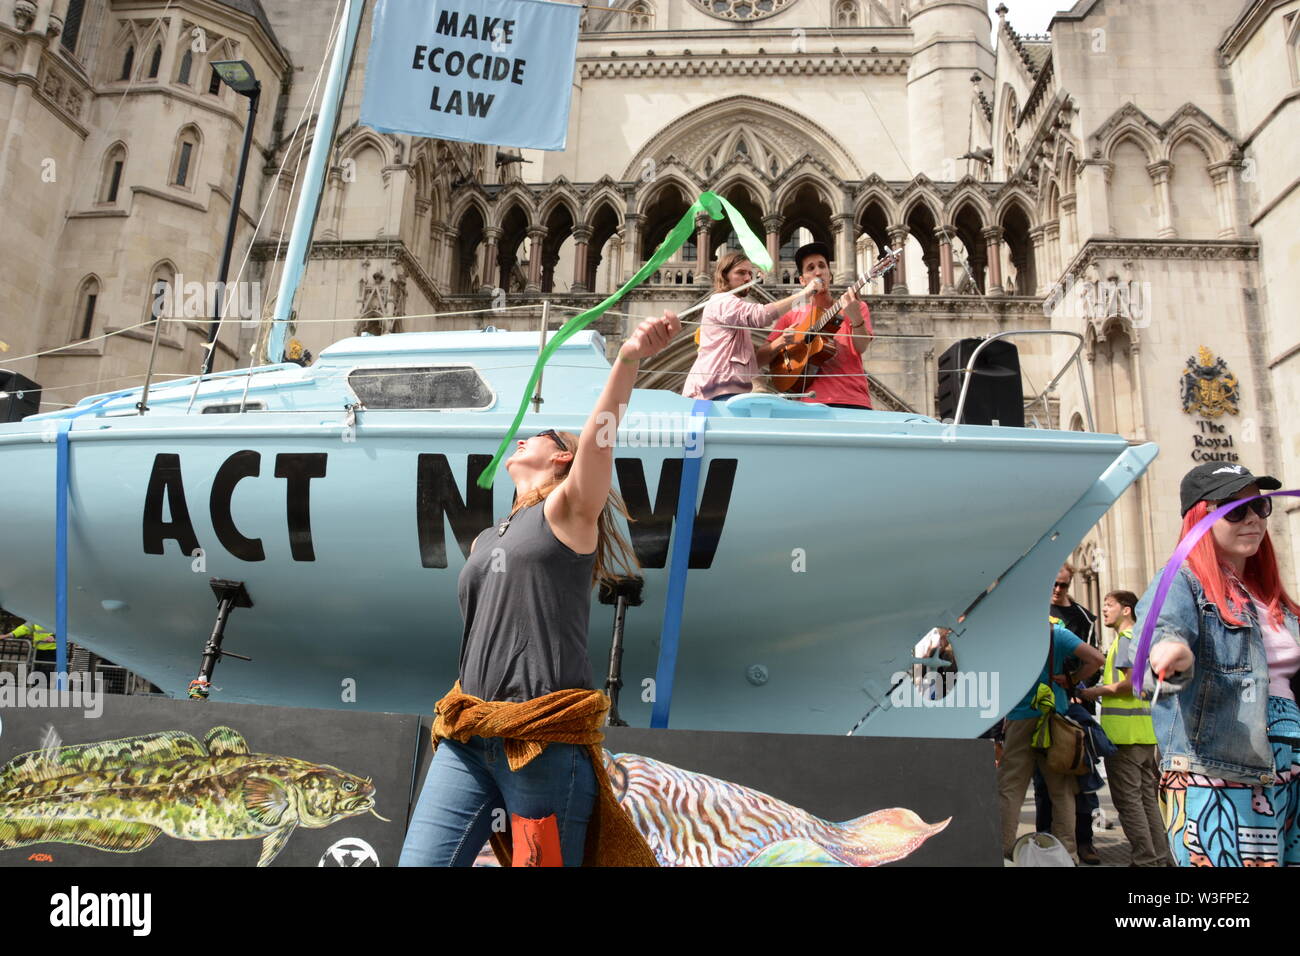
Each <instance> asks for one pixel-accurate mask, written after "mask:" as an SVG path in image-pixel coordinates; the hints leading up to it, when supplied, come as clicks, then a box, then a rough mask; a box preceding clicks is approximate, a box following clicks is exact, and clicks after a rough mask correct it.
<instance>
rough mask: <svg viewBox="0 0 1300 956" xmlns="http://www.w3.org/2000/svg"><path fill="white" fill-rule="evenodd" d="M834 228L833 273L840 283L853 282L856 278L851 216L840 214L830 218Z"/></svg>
mask: <svg viewBox="0 0 1300 956" xmlns="http://www.w3.org/2000/svg"><path fill="white" fill-rule="evenodd" d="M831 224H832V225H833V226H834V227H835V272H836V273H837V274H838V275H837V278H838V279H839V281H840V282H853V281H855V280H856V279H857V278H858V272H857V269H855V268H854V266H855V265H857V263H856V262H854V259H853V216H852V215H850V214H849V213H840V214H839V215H838V216H832V217H831Z"/></svg>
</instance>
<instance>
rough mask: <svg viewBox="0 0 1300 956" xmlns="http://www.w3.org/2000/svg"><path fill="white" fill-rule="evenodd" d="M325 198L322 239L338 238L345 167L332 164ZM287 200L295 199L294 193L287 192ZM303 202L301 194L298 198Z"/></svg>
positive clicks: (327, 178)
mask: <svg viewBox="0 0 1300 956" xmlns="http://www.w3.org/2000/svg"><path fill="white" fill-rule="evenodd" d="M325 178H326V183H327V184H326V186H325V198H324V199H323V200H322V201H321V205H322V206H323V207H324V208H323V209H322V210H321V212H322V215H321V230H320V237H321V238H322V239H337V238H338V237H339V217H340V216H341V215H342V212H343V190H344V188H345V187H344V184H343V167H342V166H331V167H330V168H329V172H328V173H327V174H326V177H325ZM286 197H287V201H292V200H293V193H292V192H291V191H290V192H288V193H286ZM298 201H299V202H302V198H301V196H300V197H299V199H298Z"/></svg>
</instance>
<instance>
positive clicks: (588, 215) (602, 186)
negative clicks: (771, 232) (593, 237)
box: [579, 180, 627, 225]
mask: <svg viewBox="0 0 1300 956" xmlns="http://www.w3.org/2000/svg"><path fill="white" fill-rule="evenodd" d="M602 204H605V205H608V206H609V207H610V208H611V209H613V210H614V213H615V214H616V215H617V216H618V217H619V221H620V222H621V221H622V219H623V212H624V210H625V209H626V208H627V200H625V199H624V198H623V194H622V193H621V192H619V190H618V188H617V187H616V186H615V185H614V183H613V182H612V181H609V180H606V181H603V182H600V183H599V184H598V185H596V186H593V187H592V188H591V189H590V190H589V191H588V192H587V195H586V196H585V197H584V201H583V203H582V205H581V207H579V208H580V209H581V211H582V217H581V218H582V219H583V220H585V221H586V223H587V224H588V225H591V222H592V218H593V216H594V215H595V213H596V210H597V209H598V208H599V207H600V206H601V205H602Z"/></svg>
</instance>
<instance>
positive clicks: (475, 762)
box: [397, 737, 596, 866]
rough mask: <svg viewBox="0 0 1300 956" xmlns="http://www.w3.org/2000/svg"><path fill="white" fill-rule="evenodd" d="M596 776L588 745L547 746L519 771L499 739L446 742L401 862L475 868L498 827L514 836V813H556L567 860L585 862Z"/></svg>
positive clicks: (567, 862) (437, 756) (437, 754)
mask: <svg viewBox="0 0 1300 956" xmlns="http://www.w3.org/2000/svg"><path fill="white" fill-rule="evenodd" d="M595 801H596V774H595V771H594V770H593V769H592V766H591V758H590V757H589V756H588V753H587V748H586V747H579V746H577V745H575V744H547V746H546V749H545V750H544V751H542V753H541V754H540V755H539V756H537V757H534V758H533V760H532V761H531V762H530V763H529V764H528V765H527V766H526V767H521V768H520V769H519V770H511V769H510V765H509V764H508V763H507V762H506V755H505V741H504V740H503V739H502V738H500V737H471V738H470V739H469V742H468V743H464V744H462V743H457V742H456V741H454V740H444V741H442V742H441V743H440V744H439V745H438V749H437V751H435V753H434V755H433V761H432V763H430V764H429V772H428V774H426V775H425V778H424V789H423V790H422V791H421V792H420V799H419V800H418V801H416V804H415V812H414V813H413V814H411V825H410V827H409V828H408V829H407V831H406V842H405V844H403V846H402V856H401V859H400V860H399V861H398V864H397V865H398V866H472V865H473V864H474V858H475V857H476V856H478V853H479V851H480V850H481V849H483V845H484V844H485V843H487V841H488V837H489V836H490V835H491V834H492V829H493V826H494V825H495V826H496V828H497V830H498V831H499V832H502V833H504V834H505V836H506V839H507V842H509V840H510V816H511V814H514V815H517V816H520V817H525V818H527V819H531V820H540V819H542V818H544V817H548V816H550V815H551V814H555V818H556V823H557V824H558V825H559V831H560V852H561V853H562V854H563V856H564V865H565V866H581V865H582V856H583V849H584V847H585V845H586V839H587V821H588V820H590V819H591V811H592V807H593V805H594V804H595Z"/></svg>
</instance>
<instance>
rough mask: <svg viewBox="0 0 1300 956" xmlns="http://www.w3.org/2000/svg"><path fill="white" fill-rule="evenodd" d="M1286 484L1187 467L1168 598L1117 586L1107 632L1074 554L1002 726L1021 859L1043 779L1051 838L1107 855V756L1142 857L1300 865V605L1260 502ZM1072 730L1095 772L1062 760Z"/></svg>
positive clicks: (1239, 472) (1217, 466) (1010, 833)
mask: <svg viewBox="0 0 1300 956" xmlns="http://www.w3.org/2000/svg"><path fill="white" fill-rule="evenodd" d="M1280 487H1281V485H1280V483H1279V482H1278V481H1277V479H1275V478H1272V477H1270V476H1266V475H1265V476H1259V477H1256V476H1255V475H1252V474H1251V473H1250V472H1249V471H1248V470H1246V469H1245V468H1244V467H1243V466H1241V465H1226V464H1224V463H1222V462H1207V463H1204V464H1201V465H1198V466H1197V467H1195V468H1193V469H1192V470H1191V471H1190V472H1188V474H1187V475H1186V476H1185V477H1184V478H1183V481H1182V485H1181V489H1180V494H1181V505H1182V514H1183V528H1182V535H1181V536H1180V540H1186V541H1187V544H1188V546H1190V550H1189V552H1188V555H1187V560H1186V563H1184V564H1183V565H1182V567H1181V568H1180V569H1179V571H1178V574H1177V576H1176V577H1175V578H1174V579H1173V586H1172V587H1171V588H1170V589H1169V592H1168V594H1167V595H1166V597H1165V599H1164V600H1163V601H1162V602H1161V603H1160V605H1159V606H1158V607H1157V606H1156V600H1157V591H1158V583H1159V578H1157V580H1155V581H1152V582H1151V584H1150V586H1149V587H1148V589H1147V592H1146V594H1145V595H1144V596H1143V597H1141V598H1139V597H1138V596H1137V595H1136V594H1135V593H1133V592H1132V591H1127V590H1115V591H1111V592H1110V593H1108V594H1107V595H1106V596H1105V599H1104V600H1103V602H1102V608H1101V612H1102V613H1101V625H1102V627H1104V628H1105V629H1106V630H1107V631H1110V632H1112V633H1111V635H1110V640H1109V641H1108V642H1103V639H1102V634H1101V633H1100V631H1099V628H1098V626H1097V625H1098V622H1097V619H1096V618H1095V617H1094V616H1093V614H1092V613H1091V612H1090V611H1089V610H1088V609H1087V608H1085V607H1083V606H1082V605H1080V604H1079V603H1078V602H1076V601H1074V600H1073V599H1072V598H1071V597H1070V593H1069V592H1070V585H1071V582H1072V579H1073V577H1074V569H1073V568H1072V567H1071V566H1070V565H1069V564H1067V565H1065V566H1064V567H1063V568H1062V569H1061V571H1060V573H1058V574H1057V577H1056V581H1055V582H1054V584H1053V587H1052V599H1051V609H1050V613H1049V628H1050V634H1051V650H1050V652H1049V653H1048V655H1047V659H1046V660H1045V662H1044V664H1043V668H1042V672H1041V673H1040V675H1039V677H1038V680H1037V682H1036V683H1035V684H1034V686H1033V687H1031V688H1030V689H1029V690H1028V691H1027V693H1026V694H1025V696H1024V698H1023V699H1022V700H1021V701H1020V703H1019V704H1017V706H1016V707H1015V708H1013V709H1012V711H1011V712H1010V713H1009V714H1008V715H1007V717H1006V719H1005V720H1004V721H1003V723H1002V727H1001V734H1002V747H1001V752H1000V756H999V762H998V791H999V800H1000V805H1001V824H1002V846H1003V853H1004V854H1005V855H1006V856H1007V858H1008V859H1010V858H1011V856H1012V853H1013V849H1014V847H1015V844H1016V842H1017V841H1016V837H1017V831H1018V827H1019V822H1020V808H1021V804H1022V803H1023V801H1024V798H1025V793H1026V790H1027V787H1028V785H1029V781H1030V780H1031V779H1032V780H1033V781H1034V788H1035V802H1036V820H1035V829H1036V830H1037V831H1038V832H1042V833H1046V832H1050V833H1051V834H1052V835H1053V836H1054V837H1055V838H1056V839H1057V840H1058V841H1059V842H1060V843H1061V845H1062V846H1063V847H1064V848H1065V850H1066V851H1067V852H1068V853H1069V854H1070V856H1071V857H1072V858H1073V859H1075V860H1077V861H1078V862H1081V863H1087V864H1097V863H1100V862H1101V859H1100V856H1099V855H1098V853H1097V850H1096V847H1095V846H1094V843H1093V825H1094V811H1095V810H1096V809H1097V807H1098V806H1099V803H1098V799H1097V790H1098V789H1100V786H1101V779H1100V776H1099V775H1098V774H1097V773H1096V772H1095V771H1096V770H1097V769H1098V768H1097V767H1096V766H1095V764H1096V762H1097V753H1098V752H1099V751H1104V756H1103V757H1102V763H1103V764H1104V766H1105V785H1106V786H1107V787H1108V788H1109V790H1110V796H1111V800H1112V802H1113V803H1114V806H1115V810H1116V812H1117V813H1118V816H1119V823H1120V826H1121V828H1122V829H1123V833H1124V837H1125V839H1126V840H1127V841H1128V844H1129V847H1130V850H1131V858H1132V864H1131V865H1133V866H1142V867H1150V866H1175V865H1177V866H1295V865H1300V825H1298V823H1297V816H1298V815H1300V710H1297V707H1296V693H1297V691H1298V690H1300V687H1297V672H1298V671H1300V607H1298V606H1297V605H1296V602H1295V601H1294V600H1292V599H1291V597H1290V596H1289V594H1288V593H1287V591H1286V589H1285V587H1284V586H1283V585H1282V582H1281V577H1280V575H1279V573H1278V566H1277V558H1276V554H1275V552H1274V549H1273V544H1272V541H1271V539H1270V538H1269V535H1268V529H1267V525H1266V522H1265V519H1266V518H1267V517H1268V516H1269V514H1270V512H1271V511H1272V502H1271V499H1270V498H1268V497H1261V494H1262V492H1264V491H1269V490H1277V489H1278V488H1280ZM1236 500H1242V501H1243V503H1242V504H1241V505H1239V506H1237V507H1236V508H1233V509H1231V510H1230V511H1228V512H1227V513H1226V514H1224V515H1223V516H1222V517H1221V518H1220V519H1219V520H1218V521H1216V522H1214V523H1213V524H1212V525H1211V526H1210V528H1209V532H1208V533H1204V532H1203V531H1202V532H1201V533H1202V535H1203V536H1202V537H1200V538H1199V539H1193V538H1191V537H1189V536H1192V535H1195V534H1196V533H1197V528H1198V524H1199V523H1200V522H1201V520H1202V519H1203V518H1205V517H1206V516H1207V515H1208V514H1210V512H1211V511H1213V510H1214V509H1216V508H1218V507H1220V506H1221V505H1224V504H1226V503H1229V502H1232V501H1236ZM1193 540H1195V543H1194V544H1192V541H1193ZM1151 614H1154V615H1155V616H1156V621H1155V623H1154V626H1153V628H1152V639H1151V648H1150V654H1149V657H1148V669H1149V672H1150V673H1149V674H1148V675H1147V677H1146V680H1145V681H1144V684H1145V686H1144V688H1143V693H1142V694H1141V695H1139V694H1137V693H1136V692H1135V691H1134V682H1133V669H1134V667H1135V664H1136V656H1137V655H1136V644H1137V641H1136V635H1137V634H1138V633H1139V630H1140V629H1139V624H1140V622H1141V621H1142V620H1143V618H1144V617H1145V616H1147V615H1151ZM1103 646H1104V647H1105V648H1106V652H1105V654H1104V656H1103V654H1102V652H1101V647H1103ZM1053 715H1057V717H1058V718H1069V720H1070V722H1069V723H1068V724H1065V723H1061V722H1060V721H1059V720H1053ZM1095 718H1099V720H1098V719H1095ZM1076 728H1078V730H1081V731H1082V733H1081V734H1080V733H1078V730H1076ZM1058 730H1059V732H1061V733H1063V734H1069V735H1071V737H1070V739H1074V738H1075V736H1077V737H1078V739H1084V740H1088V741H1090V742H1093V743H1094V746H1092V747H1090V748H1089V756H1088V758H1087V760H1086V763H1087V764H1088V766H1069V767H1063V766H1062V765H1061V762H1060V761H1059V760H1058V761H1056V762H1055V763H1053V760H1052V759H1051V758H1052V749H1051V734H1052V733H1053V732H1057V731H1058Z"/></svg>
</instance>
